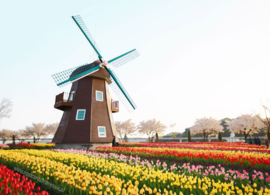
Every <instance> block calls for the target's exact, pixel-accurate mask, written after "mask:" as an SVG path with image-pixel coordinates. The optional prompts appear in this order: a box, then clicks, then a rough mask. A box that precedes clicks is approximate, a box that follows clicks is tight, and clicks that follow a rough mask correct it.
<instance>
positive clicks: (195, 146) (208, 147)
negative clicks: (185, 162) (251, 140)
mask: <svg viewBox="0 0 270 195" xmlns="http://www.w3.org/2000/svg"><path fill="white" fill-rule="evenodd" d="M249 145H250V144H245V143H242V144H240V143H239V144H230V143H228V144H227V145H225V144H219V143H218V144H217V143H216V144H211V145H210V144H204V142H202V144H198V143H189V142H187V143H176V142H171V143H164V142H152V143H146V142H145V143H143V142H141V143H121V144H120V146H122V147H154V148H191V149H200V150H228V151H241V152H260V153H268V154H270V150H268V149H267V148H266V146H257V145H253V147H247V146H249Z"/></svg>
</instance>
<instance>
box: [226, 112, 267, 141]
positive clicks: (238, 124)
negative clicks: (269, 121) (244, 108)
mask: <svg viewBox="0 0 270 195" xmlns="http://www.w3.org/2000/svg"><path fill="white" fill-rule="evenodd" d="M226 123H227V124H228V129H230V132H232V133H240V134H244V136H245V141H246V142H247V137H248V136H249V135H252V134H253V133H258V132H259V130H260V129H262V128H264V127H265V125H264V123H263V122H262V121H261V120H260V119H259V118H258V117H257V116H253V115H251V114H244V115H241V116H239V117H237V118H235V119H233V120H232V121H226Z"/></svg>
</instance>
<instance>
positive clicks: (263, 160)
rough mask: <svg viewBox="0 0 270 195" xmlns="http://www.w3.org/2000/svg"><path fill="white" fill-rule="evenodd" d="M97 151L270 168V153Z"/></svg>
mask: <svg viewBox="0 0 270 195" xmlns="http://www.w3.org/2000/svg"><path fill="white" fill-rule="evenodd" d="M96 149H97V151H105V152H113V153H122V154H128V155H139V156H151V157H158V158H167V159H168V160H179V159H180V160H181V161H183V162H203V163H210V164H212V165H217V164H224V165H226V164H227V165H236V166H243V167H245V168H248V167H252V168H256V169H259V170H260V169H262V168H268V169H269V168H270V155H269V154H261V153H247V152H246V153H245V152H235V151H231V152H229V151H214V150H213V151H207V150H206V151H205V150H193V149H170V148H141V147H138V148H136V147H134V148H131V147H103V146H100V147H97V148H96Z"/></svg>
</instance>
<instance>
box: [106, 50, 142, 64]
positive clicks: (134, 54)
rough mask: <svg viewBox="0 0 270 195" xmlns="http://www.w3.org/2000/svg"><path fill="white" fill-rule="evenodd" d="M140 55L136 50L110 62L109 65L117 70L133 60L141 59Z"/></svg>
mask: <svg viewBox="0 0 270 195" xmlns="http://www.w3.org/2000/svg"><path fill="white" fill-rule="evenodd" d="M139 55H140V54H139V53H138V51H137V50H136V49H133V50H131V51H129V52H127V53H124V54H122V55H120V56H118V57H116V58H113V59H111V60H109V61H108V63H110V64H112V65H113V66H114V67H115V68H118V67H119V66H122V65H123V64H125V63H127V62H129V61H131V60H133V59H134V58H137V57H139Z"/></svg>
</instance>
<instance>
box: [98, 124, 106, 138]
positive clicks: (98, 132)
mask: <svg viewBox="0 0 270 195" xmlns="http://www.w3.org/2000/svg"><path fill="white" fill-rule="evenodd" d="M100 127H103V128H104V129H105V132H104V134H105V136H100V135H99V134H100V133H99V128H100ZM98 137H107V133H106V127H105V126H98Z"/></svg>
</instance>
